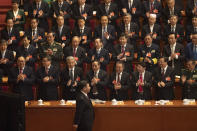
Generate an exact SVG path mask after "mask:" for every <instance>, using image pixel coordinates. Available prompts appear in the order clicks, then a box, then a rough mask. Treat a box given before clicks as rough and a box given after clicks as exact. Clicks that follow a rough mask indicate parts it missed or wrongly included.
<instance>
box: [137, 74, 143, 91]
mask: <svg viewBox="0 0 197 131" xmlns="http://www.w3.org/2000/svg"><path fill="white" fill-rule="evenodd" d="M139 80H140V82H141V83H142V82H143V77H142V73H140V78H139ZM138 92H140V93H141V92H143V88H142V86H141V85H139V86H138Z"/></svg>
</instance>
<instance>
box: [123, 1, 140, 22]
mask: <svg viewBox="0 0 197 131" xmlns="http://www.w3.org/2000/svg"><path fill="white" fill-rule="evenodd" d="M120 2H121V6H122V8H126V9H127V13H129V14H131V16H132V21H133V22H136V23H139V17H140V16H141V12H142V11H141V9H142V7H141V5H142V3H141V1H140V0H133V4H132V6H131V8H130V9H129V4H128V0H120ZM122 8H121V11H120V14H121V15H123V14H124V13H123V12H122ZM132 8H136V11H135V14H133V13H132Z"/></svg>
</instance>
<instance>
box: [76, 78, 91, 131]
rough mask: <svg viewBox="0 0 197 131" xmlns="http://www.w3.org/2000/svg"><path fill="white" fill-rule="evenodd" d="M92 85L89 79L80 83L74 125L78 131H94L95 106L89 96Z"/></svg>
mask: <svg viewBox="0 0 197 131" xmlns="http://www.w3.org/2000/svg"><path fill="white" fill-rule="evenodd" d="M90 89H91V87H90V85H89V83H88V82H87V81H81V82H80V85H79V90H80V91H79V93H78V94H77V99H76V112H75V117H74V124H73V127H74V128H76V129H77V131H92V127H93V122H94V108H93V105H92V102H91V100H90V99H89V97H88V93H89V92H90Z"/></svg>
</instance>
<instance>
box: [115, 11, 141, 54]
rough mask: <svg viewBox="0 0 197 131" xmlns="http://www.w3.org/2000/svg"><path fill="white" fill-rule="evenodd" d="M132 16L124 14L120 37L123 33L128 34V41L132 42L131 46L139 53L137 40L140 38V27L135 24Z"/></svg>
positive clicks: (119, 32)
mask: <svg viewBox="0 0 197 131" xmlns="http://www.w3.org/2000/svg"><path fill="white" fill-rule="evenodd" d="M131 19H133V17H131V15H130V14H128V13H127V14H124V16H123V22H122V23H121V24H120V27H119V31H118V36H119V37H120V35H121V34H122V33H124V34H126V36H127V38H128V40H129V41H130V42H129V44H132V45H133V47H134V49H135V52H137V44H136V43H137V39H138V38H139V27H138V25H137V24H136V23H133V22H132V20H131Z"/></svg>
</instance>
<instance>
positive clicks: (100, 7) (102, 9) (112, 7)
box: [96, 2, 118, 25]
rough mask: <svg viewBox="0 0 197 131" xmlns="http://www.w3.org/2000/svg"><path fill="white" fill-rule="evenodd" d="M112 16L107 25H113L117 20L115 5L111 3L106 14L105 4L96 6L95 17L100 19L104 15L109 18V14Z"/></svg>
mask: <svg viewBox="0 0 197 131" xmlns="http://www.w3.org/2000/svg"><path fill="white" fill-rule="evenodd" d="M111 13H112V14H113V16H112V17H111V18H109V17H108V18H109V23H112V24H114V25H115V20H116V19H117V18H118V7H117V5H116V3H114V2H111V4H110V6H109V11H108V14H107V12H106V10H105V3H101V4H99V5H98V7H97V14H96V15H97V17H98V18H99V19H100V18H101V16H103V15H106V16H109V15H110V14H111Z"/></svg>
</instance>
